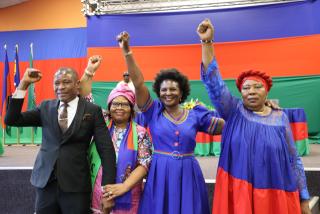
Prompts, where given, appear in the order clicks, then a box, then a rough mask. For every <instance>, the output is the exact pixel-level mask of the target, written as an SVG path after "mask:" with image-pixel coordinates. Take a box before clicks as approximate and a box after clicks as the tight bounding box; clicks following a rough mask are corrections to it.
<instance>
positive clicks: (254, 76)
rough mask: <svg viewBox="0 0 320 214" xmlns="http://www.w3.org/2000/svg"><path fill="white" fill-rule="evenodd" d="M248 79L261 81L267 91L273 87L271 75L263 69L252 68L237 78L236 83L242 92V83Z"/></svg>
mask: <svg viewBox="0 0 320 214" xmlns="http://www.w3.org/2000/svg"><path fill="white" fill-rule="evenodd" d="M246 80H255V81H258V82H261V83H262V84H263V86H264V88H265V89H266V91H267V92H269V91H270V89H271V87H272V79H271V77H270V76H268V75H267V74H266V73H264V72H261V71H253V70H250V71H244V72H242V73H241V74H240V75H239V76H238V78H237V80H236V85H237V88H238V90H239V91H240V92H241V89H242V85H243V83H244V82H245V81H246Z"/></svg>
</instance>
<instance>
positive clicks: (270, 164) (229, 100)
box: [201, 60, 309, 214]
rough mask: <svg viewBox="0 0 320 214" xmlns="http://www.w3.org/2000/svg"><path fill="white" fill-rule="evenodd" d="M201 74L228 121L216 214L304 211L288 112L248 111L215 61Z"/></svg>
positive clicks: (305, 196) (299, 164)
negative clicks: (234, 95) (260, 113)
mask: <svg viewBox="0 0 320 214" xmlns="http://www.w3.org/2000/svg"><path fill="white" fill-rule="evenodd" d="M201 77H202V80H203V82H204V84H205V86H206V89H207V91H208V93H209V97H210V99H211V101H212V103H213V105H214V106H215V107H216V109H217V111H218V112H219V114H220V115H221V116H222V117H223V119H225V121H226V124H225V127H224V130H223V133H222V145H221V155H220V160H219V165H218V172H217V182H216V185H215V193H214V202H213V213H214V214H220V213H223V214H228V213H230V214H232V213H237V214H238V213H239V214H240V213H241V214H242V213H243V214H251V213H259V214H264V213H265V214H269V213H281V214H294V213H297V214H298V213H300V212H301V211H300V199H308V198H309V193H308V190H307V187H306V178H305V174H304V169H303V165H302V162H301V159H300V157H298V155H297V152H296V149H295V145H294V140H293V136H292V133H291V129H290V125H289V121H288V118H287V116H286V114H285V113H284V112H283V111H281V110H272V112H271V113H270V114H269V115H267V116H260V115H258V114H255V113H253V112H252V111H250V110H248V109H246V108H245V107H244V105H243V103H242V101H241V100H240V99H237V98H235V97H233V96H232V95H231V93H230V92H229V90H228V88H227V87H226V85H225V83H224V82H223V80H222V78H221V76H220V74H219V71H218V67H217V63H216V61H215V60H213V62H212V63H211V64H210V65H209V67H208V70H207V72H206V73H205V72H204V70H203V67H202V70H201ZM299 196H300V198H299Z"/></svg>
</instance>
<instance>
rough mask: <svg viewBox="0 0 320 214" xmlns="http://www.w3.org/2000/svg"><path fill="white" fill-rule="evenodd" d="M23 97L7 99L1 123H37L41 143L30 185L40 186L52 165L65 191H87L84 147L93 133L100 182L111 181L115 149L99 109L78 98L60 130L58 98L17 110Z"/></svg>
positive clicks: (12, 124) (89, 184)
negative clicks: (63, 129) (70, 118)
mask: <svg viewBox="0 0 320 214" xmlns="http://www.w3.org/2000/svg"><path fill="white" fill-rule="evenodd" d="M22 104H23V99H10V101H9V108H8V112H7V114H6V117H5V123H6V124H7V125H10V126H41V127H42V144H41V147H40V151H39V153H38V155H37V158H36V161H35V164H34V168H33V172H32V175H31V183H32V185H34V186H36V187H39V188H43V187H45V186H46V184H47V183H48V180H49V178H50V175H51V173H52V171H53V170H54V166H55V165H56V176H57V180H58V183H59V186H60V188H61V189H62V190H63V191H65V192H89V191H91V180H90V179H91V178H90V167H89V162H88V153H87V152H88V147H89V144H90V141H91V138H92V136H94V139H95V142H96V146H97V150H98V153H99V155H100V158H101V163H102V166H103V178H102V184H103V185H105V184H110V183H114V182H115V176H116V165H115V164H116V162H115V151H114V147H113V144H112V141H111V138H110V135H109V132H108V130H107V128H106V125H105V122H104V119H103V115H102V110H101V108H100V107H98V106H97V105H94V104H92V103H89V102H87V101H85V100H84V99H83V98H80V99H79V103H78V108H77V111H76V115H75V117H74V119H73V121H72V124H71V125H70V127H69V128H68V130H67V131H66V132H65V133H64V134H62V132H61V131H60V127H59V124H58V106H59V100H48V101H44V102H42V103H41V104H40V106H39V107H37V108H35V109H33V110H30V111H26V112H23V113H21V108H22Z"/></svg>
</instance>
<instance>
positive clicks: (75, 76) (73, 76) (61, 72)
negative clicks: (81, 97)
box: [54, 67, 79, 81]
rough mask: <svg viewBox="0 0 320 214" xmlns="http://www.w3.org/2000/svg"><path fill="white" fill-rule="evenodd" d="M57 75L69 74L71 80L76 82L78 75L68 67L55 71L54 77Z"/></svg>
mask: <svg viewBox="0 0 320 214" xmlns="http://www.w3.org/2000/svg"><path fill="white" fill-rule="evenodd" d="M59 74H71V76H72V78H73V80H75V81H78V80H79V75H78V73H77V72H76V70H74V69H73V68H70V67H61V68H59V69H58V70H57V72H56V73H55V74H54V76H57V75H59Z"/></svg>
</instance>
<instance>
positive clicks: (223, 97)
mask: <svg viewBox="0 0 320 214" xmlns="http://www.w3.org/2000/svg"><path fill="white" fill-rule="evenodd" d="M201 80H202V82H203V83H204V85H205V88H206V89H207V92H208V94H209V98H210V100H211V102H212V104H213V105H214V107H215V108H216V109H217V111H218V113H219V114H220V115H221V117H222V118H223V119H224V120H226V121H227V120H228V117H229V116H230V114H231V113H232V112H233V111H234V110H235V109H236V108H237V104H238V102H239V99H238V98H236V97H234V96H232V95H231V93H230V91H229V89H228V88H227V86H226V84H225V83H224V81H223V80H222V78H221V75H220V72H219V69H218V65H217V61H216V59H213V61H212V62H211V63H210V64H209V66H208V69H207V71H206V72H205V70H204V67H203V64H201Z"/></svg>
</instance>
